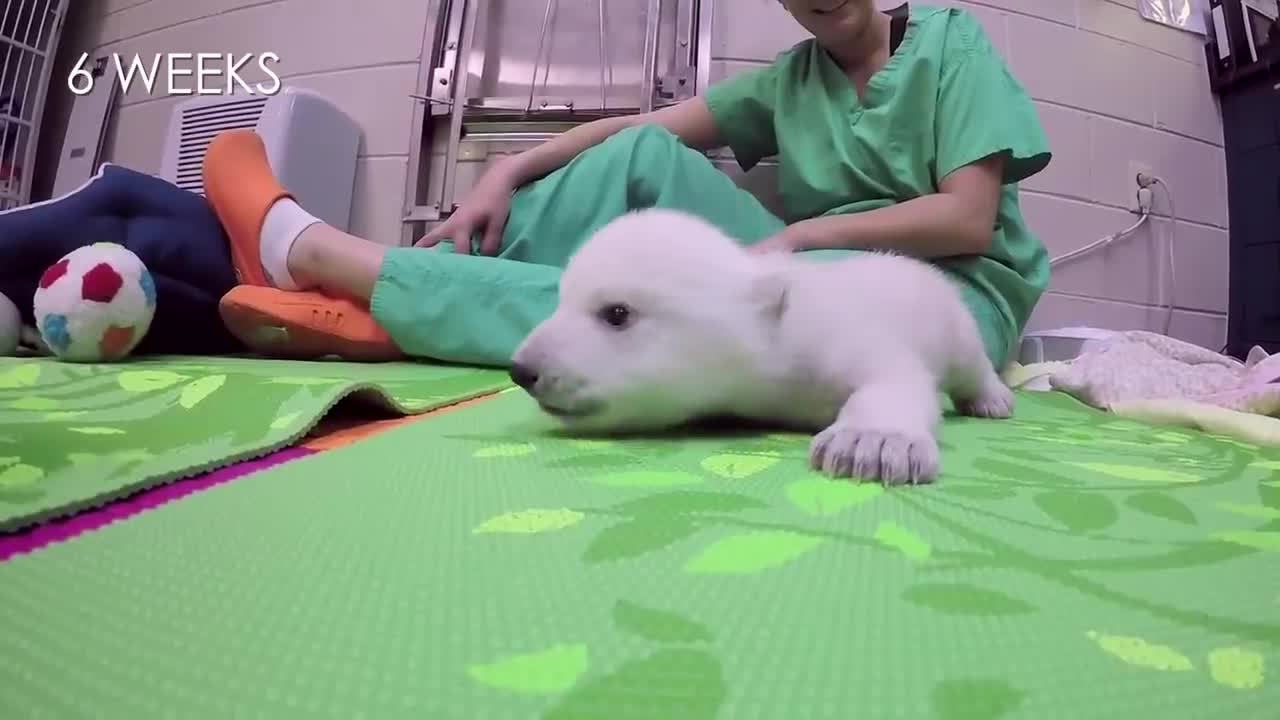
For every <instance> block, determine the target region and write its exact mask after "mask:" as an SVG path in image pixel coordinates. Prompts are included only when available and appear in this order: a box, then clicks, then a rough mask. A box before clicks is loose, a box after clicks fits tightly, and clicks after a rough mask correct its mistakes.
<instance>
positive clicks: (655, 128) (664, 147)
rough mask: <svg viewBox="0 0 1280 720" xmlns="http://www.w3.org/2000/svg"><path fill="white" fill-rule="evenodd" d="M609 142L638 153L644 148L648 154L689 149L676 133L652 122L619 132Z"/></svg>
mask: <svg viewBox="0 0 1280 720" xmlns="http://www.w3.org/2000/svg"><path fill="white" fill-rule="evenodd" d="M608 142H609V143H610V144H611V145H614V146H620V147H626V148H628V149H630V150H631V151H632V152H638V151H640V150H641V149H642V148H643V150H644V151H646V152H655V151H667V152H673V151H676V150H679V149H686V150H687V149H688V148H685V147H684V143H683V142H681V140H680V138H679V137H678V136H677V135H676V134H675V133H673V132H671V131H670V130H668V129H666V128H665V127H663V126H661V125H659V124H657V123H652V122H647V123H641V124H639V125H632V126H631V127H629V128H624V129H622V130H619V131H618V132H616V133H614V134H613V136H612V137H610V138H609V140H608Z"/></svg>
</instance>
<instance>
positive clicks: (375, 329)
mask: <svg viewBox="0 0 1280 720" xmlns="http://www.w3.org/2000/svg"><path fill="white" fill-rule="evenodd" d="M218 312H219V314H221V315H222V322H223V324H225V325H226V326H227V329H228V330H230V331H231V334H232V335H235V336H236V338H238V339H239V340H240V342H242V343H244V344H245V345H247V346H248V347H249V349H250V350H252V351H253V352H255V353H258V354H260V355H266V356H268V357H276V358H294V359H314V358H320V357H325V356H327V355H336V356H338V357H340V358H342V359H344V360H354V361H364V362H383V361H389V360H399V359H401V358H403V357H404V353H403V352H401V351H400V348H398V347H396V344H395V343H394V342H392V340H391V336H390V335H388V334H387V331H386V330H383V329H382V326H381V325H379V324H378V323H377V321H376V320H374V319H373V316H372V315H370V314H369V311H368V310H367V309H365V308H364V307H361V306H360V305H357V304H356V303H354V302H351V301H350V300H345V299H341V298H334V297H330V296H328V295H324V294H322V293H318V292H310V291H304V292H291V291H288V290H278V289H276V288H269V287H259V286H255V285H239V286H236V287H235V288H232V290H231V291H230V292H228V293H227V294H226V295H223V296H222V300H221V302H219V303H218Z"/></svg>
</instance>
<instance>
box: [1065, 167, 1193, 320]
mask: <svg viewBox="0 0 1280 720" xmlns="http://www.w3.org/2000/svg"><path fill="white" fill-rule="evenodd" d="M1138 184H1139V185H1140V186H1141V187H1142V189H1144V190H1145V189H1147V188H1149V187H1150V186H1152V185H1159V186H1160V187H1162V188H1164V193H1165V197H1167V198H1168V199H1169V236H1168V238H1166V239H1167V240H1168V242H1166V243H1165V245H1166V250H1167V251H1168V252H1167V255H1168V258H1169V288H1168V292H1167V293H1166V302H1165V317H1164V334H1165V335H1168V334H1169V330H1170V328H1171V327H1172V326H1173V310H1174V307H1175V306H1176V305H1177V303H1176V301H1175V295H1176V293H1175V290H1176V288H1177V284H1176V283H1177V265H1176V263H1175V261H1174V246H1175V244H1176V243H1177V238H1178V211H1177V208H1176V206H1175V205H1174V199H1173V188H1172V187H1170V186H1169V183H1167V182H1165V181H1164V180H1163V179H1161V178H1160V177H1158V176H1154V175H1146V174H1141V175H1139V176H1138ZM1153 214H1154V211H1153V209H1152V208H1150V207H1148V208H1146V209H1143V210H1142V216H1141V217H1139V218H1138V221H1137V222H1135V223H1134V224H1132V225H1130V226H1129V227H1127V228H1125V229H1124V230H1121V231H1120V232H1118V233H1113V234H1111V235H1108V236H1106V237H1103V238H1099V239H1097V240H1094V241H1093V242H1091V243H1089V244H1088V245H1085V246H1083V247H1080V248H1076V249H1075V250H1072V251H1071V252H1068V253H1063V254H1062V255H1059V256H1058V257H1055V258H1051V259H1050V260H1049V266H1050V267H1054V266H1057V265H1061V264H1062V263H1065V262H1069V261H1071V260H1074V259H1076V258H1078V257H1081V256H1084V255H1088V254H1089V253H1091V252H1093V251H1094V250H1097V249H1099V248H1104V247H1106V246H1107V245H1110V244H1111V243H1113V242H1115V241H1117V240H1120V239H1123V238H1125V237H1128V236H1129V235H1131V234H1133V232H1134V231H1136V230H1137V229H1138V228H1140V227H1142V226H1143V225H1144V224H1145V223H1146V222H1147V221H1148V220H1149V219H1150V218H1151V215H1153ZM1153 227H1154V226H1153Z"/></svg>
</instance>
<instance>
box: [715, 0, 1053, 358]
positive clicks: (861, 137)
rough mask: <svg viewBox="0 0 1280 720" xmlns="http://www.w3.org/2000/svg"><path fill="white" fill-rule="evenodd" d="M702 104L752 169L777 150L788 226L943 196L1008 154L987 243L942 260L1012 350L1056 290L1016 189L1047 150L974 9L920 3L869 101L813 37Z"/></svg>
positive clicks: (719, 87)
mask: <svg viewBox="0 0 1280 720" xmlns="http://www.w3.org/2000/svg"><path fill="white" fill-rule="evenodd" d="M705 100H706V102H707V105H708V106H709V107H710V109H711V113H712V116H713V117H714V118H715V122H716V125H717V127H718V130H719V132H720V134H721V137H722V138H723V139H724V141H725V143H726V144H727V145H728V146H729V148H730V149H732V150H733V152H734V154H735V156H736V158H737V161H738V164H739V165H740V166H741V167H742V169H743V170H750V169H751V168H753V167H754V166H755V165H757V164H758V163H759V162H760V160H762V159H764V158H766V157H773V156H777V158H778V165H779V168H778V190H779V194H780V196H781V200H782V204H783V209H784V213H785V218H784V219H786V220H787V221H788V222H795V221H798V220H804V219H807V218H812V217H818V216H822V215H834V214H840V213H855V212H862V211H865V210H871V209H875V208H879V207H884V206H886V205H890V204H893V203H898V202H904V201H907V200H911V199H913V198H916V197H919V196H922V195H927V194H931V193H936V192H938V184H939V182H940V181H941V179H942V178H944V177H945V176H946V175H947V174H949V173H951V172H952V171H954V170H956V169H958V168H960V167H963V166H965V165H968V164H970V163H973V162H975V161H978V160H981V159H983V158H986V157H988V156H990V155H993V154H996V153H1004V155H1005V158H1006V161H1005V171H1004V172H1005V177H1004V182H1005V185H1004V187H1003V189H1002V192H1001V196H1000V205H999V210H998V212H997V215H996V222H995V227H994V228H992V240H991V245H990V247H989V249H988V250H987V252H986V253H985V254H984V255H981V256H973V255H966V256H957V257H949V258H940V259H936V260H934V262H935V264H937V265H939V266H941V267H942V268H943V269H944V270H947V271H949V272H950V273H952V274H953V275H954V276H957V277H958V278H959V279H960V280H961V281H962V282H964V283H966V284H968V285H969V286H970V287H971V288H972V289H973V290H976V291H977V292H979V293H980V294H982V295H983V296H985V297H986V299H987V300H988V301H989V302H990V303H991V306H992V307H993V309H994V310H995V311H996V312H997V313H998V314H999V316H1000V317H999V318H998V319H999V321H1000V323H999V324H1000V325H1002V326H1003V328H1004V330H1005V340H1006V341H1007V342H1008V343H1012V342H1013V341H1015V340H1016V339H1017V338H1018V337H1019V336H1020V335H1021V332H1022V330H1023V328H1024V327H1025V325H1026V322H1027V319H1028V318H1029V317H1030V315H1031V311H1032V309H1033V308H1034V307H1035V304H1036V302H1037V301H1038V300H1039V299H1040V296H1041V295H1042V294H1043V293H1044V291H1045V289H1046V288H1047V287H1048V284H1049V259H1048V253H1047V252H1046V250H1045V247H1044V245H1043V243H1041V242H1040V240H1039V239H1038V238H1037V237H1036V236H1035V235H1034V234H1033V233H1032V232H1031V231H1030V230H1029V229H1028V228H1027V226H1026V223H1025V221H1024V220H1023V217H1022V212H1021V210H1020V208H1019V206H1018V188H1017V183H1018V182H1020V181H1021V180H1023V179H1025V178H1027V177H1030V176H1032V175H1034V174H1035V173H1037V172H1039V171H1041V170H1043V169H1044V168H1045V166H1047V165H1048V164H1049V160H1050V157H1051V155H1050V152H1049V147H1048V141H1047V140H1046V139H1045V136H1044V131H1043V129H1042V128H1041V126H1040V120H1039V117H1038V116H1037V114H1036V110H1035V107H1034V105H1033V104H1032V102H1031V99H1030V97H1029V96H1028V95H1027V93H1026V91H1025V90H1024V89H1023V87H1022V85H1021V84H1020V83H1019V82H1018V80H1017V79H1016V78H1014V77H1013V75H1012V74H1011V73H1010V72H1009V68H1008V66H1007V65H1006V64H1005V62H1004V61H1003V59H1002V58H1001V57H1000V56H999V54H998V53H997V52H996V50H995V49H994V48H993V47H992V45H991V42H990V40H989V39H988V38H987V35H986V33H985V32H984V31H983V29H982V26H981V25H980V24H979V22H978V20H977V19H976V18H975V17H974V16H973V15H972V14H971V13H969V12H967V11H965V10H961V9H957V8H940V7H932V6H928V5H915V4H913V5H912V6H911V8H910V10H909V16H908V22H907V27H906V32H905V34H904V35H903V37H902V42H901V44H899V46H898V48H897V50H896V51H895V52H894V53H893V54H892V55H891V56H890V58H889V61H888V63H887V64H886V65H885V66H884V67H883V68H881V69H880V70H879V71H878V72H877V73H876V74H875V75H873V76H872V77H871V79H870V81H869V82H868V83H867V86H866V89H865V91H864V95H863V97H862V98H861V99H859V97H858V93H857V91H856V89H855V88H854V85H853V82H852V81H851V80H850V79H849V78H848V76H846V75H845V73H844V71H843V70H841V69H840V67H839V66H838V65H837V64H836V62H835V60H834V59H832V57H831V56H830V55H829V54H828V53H827V52H826V51H825V50H824V49H823V48H822V47H820V46H819V45H818V44H817V42H816V41H814V40H806V41H803V42H801V43H799V44H797V45H795V46H794V47H792V48H791V49H789V50H787V51H785V52H783V53H781V54H779V55H778V56H777V58H776V59H775V60H774V61H773V62H772V63H770V64H769V65H766V66H763V67H760V68H758V69H753V70H749V71H745V72H742V73H739V74H737V75H734V76H731V77H729V78H727V79H726V80H724V81H721V82H719V83H717V84H714V85H712V86H711V87H709V88H708V89H707V91H706V93H705ZM993 319H994V318H993Z"/></svg>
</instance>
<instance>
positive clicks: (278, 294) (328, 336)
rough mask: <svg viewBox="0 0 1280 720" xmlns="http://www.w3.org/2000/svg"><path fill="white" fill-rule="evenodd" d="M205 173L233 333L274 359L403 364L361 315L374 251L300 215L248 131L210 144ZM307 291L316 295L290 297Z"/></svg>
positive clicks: (376, 259) (223, 309) (224, 306)
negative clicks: (225, 259) (223, 253)
mask: <svg viewBox="0 0 1280 720" xmlns="http://www.w3.org/2000/svg"><path fill="white" fill-rule="evenodd" d="M203 170H204V184H205V194H206V197H207V199H208V200H209V204H210V205H211V206H212V207H213V210H214V212H215V214H216V215H217V216H218V220H219V221H220V222H221V224H222V226H223V229H224V231H225V233H226V235H227V238H228V241H229V243H230V245H231V254H232V261H233V264H234V266H235V270H236V275H237V276H238V278H239V280H240V283H241V284H240V285H238V286H237V287H235V288H233V289H232V290H231V291H229V292H228V293H227V294H226V295H225V296H223V298H222V300H221V302H220V303H219V312H220V314H221V316H222V320H223V323H224V324H225V325H226V326H227V328H228V329H229V330H230V331H231V332H232V334H234V335H235V336H236V337H237V338H239V339H240V341H241V342H243V343H245V344H246V345H247V346H248V347H249V348H250V349H253V350H256V351H258V352H261V353H264V354H268V355H275V356H283V357H316V356H322V355H329V354H337V355H341V356H343V357H346V358H349V359H352V360H387V359H394V358H398V357H401V356H402V353H401V351H400V350H399V348H397V347H396V346H395V344H394V343H393V342H392V341H391V338H390V336H389V335H387V333H386V331H385V330H383V329H382V328H381V327H380V326H379V325H378V324H377V323H376V322H374V320H373V319H372V318H371V317H370V316H369V312H368V309H367V308H368V298H369V293H370V292H371V289H372V285H373V279H374V278H376V276H377V272H378V268H379V267H380V265H381V260H382V258H381V255H382V251H383V248H382V247H381V246H379V245H377V244H375V243H371V242H368V241H366V240H362V239H360V238H357V237H354V236H351V235H347V234H346V233H342V232H340V231H338V230H337V229H335V228H333V227H330V226H328V225H326V224H324V223H322V222H320V221H319V220H317V219H316V218H315V217H313V216H311V215H310V214H309V213H307V212H306V211H304V210H303V209H302V208H301V207H300V206H299V205H298V204H297V203H296V202H294V201H293V199H292V197H291V196H290V195H289V193H288V191H287V190H285V189H284V188H283V187H281V186H280V184H279V182H278V181H277V180H276V178H275V176H274V174H273V173H272V171H271V167H270V164H269V163H268V161H267V157H266V150H265V148H264V147H263V144H262V140H261V138H259V137H258V135H257V134H256V133H254V132H252V131H248V130H237V131H230V132H227V133H222V134H220V135H219V136H217V137H215V138H214V140H213V142H211V143H210V145H209V149H208V151H207V152H206V155H205V160H204V168H203ZM310 289H315V290H318V291H320V292H291V291H299V290H310ZM286 290H288V291H286Z"/></svg>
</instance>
